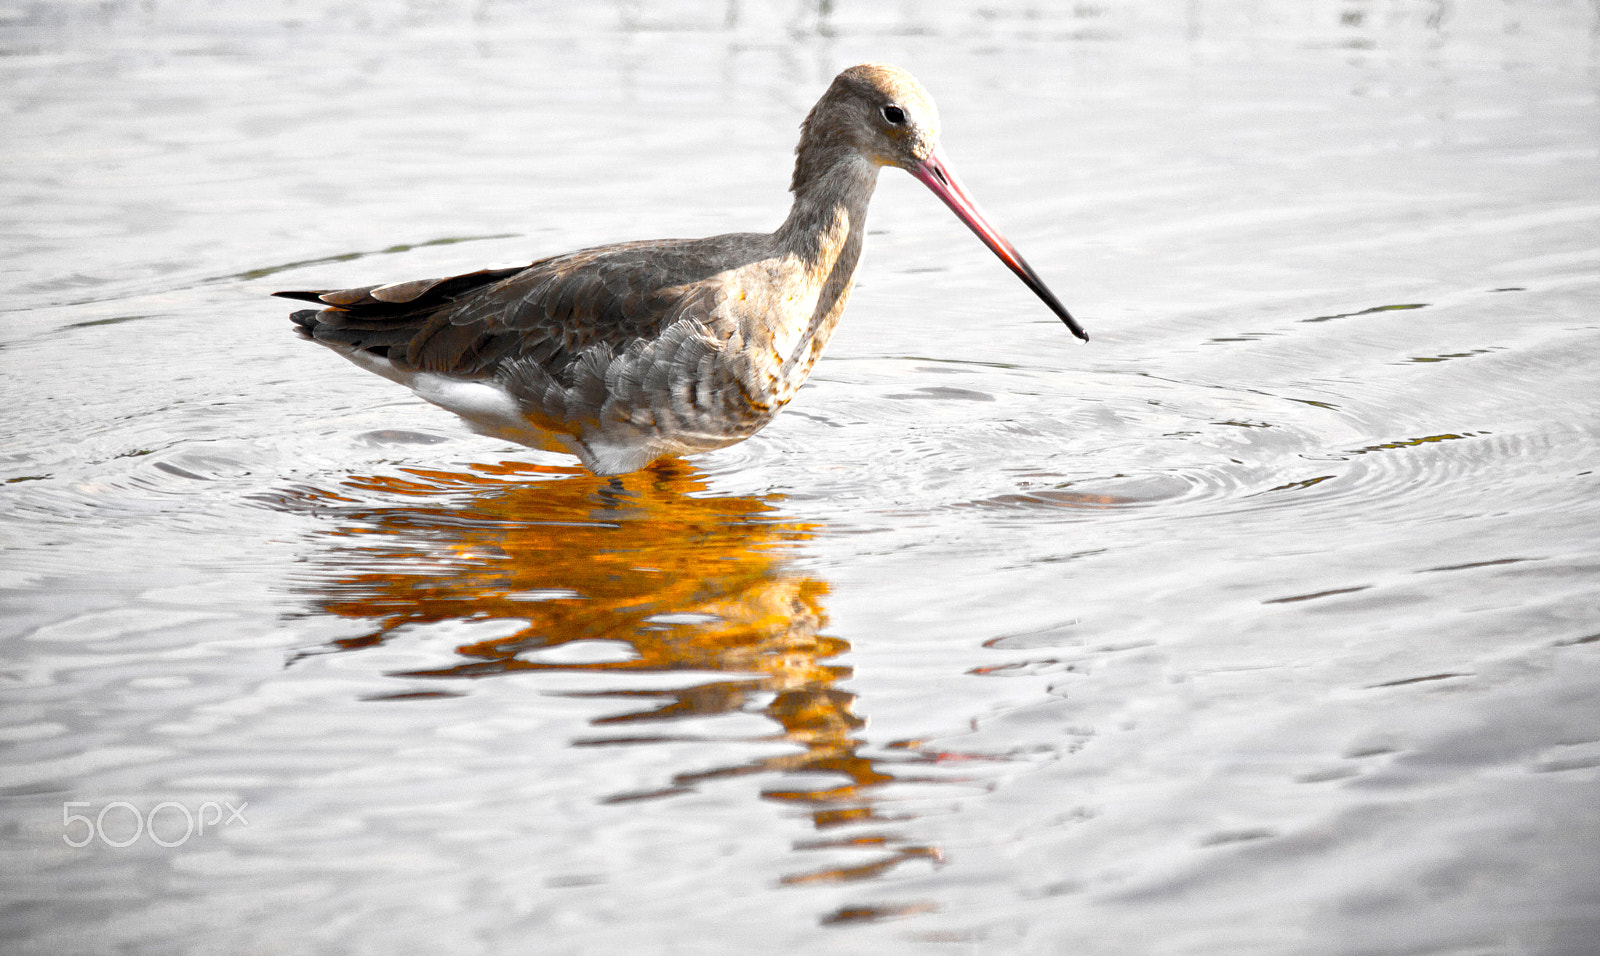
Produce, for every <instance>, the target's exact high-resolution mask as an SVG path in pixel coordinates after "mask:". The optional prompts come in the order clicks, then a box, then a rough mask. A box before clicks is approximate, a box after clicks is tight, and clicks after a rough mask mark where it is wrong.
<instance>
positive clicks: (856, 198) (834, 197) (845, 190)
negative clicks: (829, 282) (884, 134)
mask: <svg viewBox="0 0 1600 956" xmlns="http://www.w3.org/2000/svg"><path fill="white" fill-rule="evenodd" d="M807 145H809V144H807ZM816 152H823V153H831V154H832V155H824V156H816V155H813V153H816ZM877 185H878V167H877V166H876V165H874V164H873V163H872V162H870V161H869V160H867V159H866V158H865V157H863V156H862V155H860V154H859V153H856V152H855V151H853V150H844V149H837V150H827V149H817V150H812V149H808V148H806V146H802V148H801V150H800V155H799V157H798V159H797V161H796V163H795V174H794V185H793V186H791V187H790V188H791V189H792V191H793V192H794V205H793V206H792V207H791V208H790V209H789V218H788V219H785V220H784V222H783V225H781V226H779V227H778V231H777V233H775V235H774V238H776V239H777V241H778V246H779V248H780V250H781V251H782V252H783V253H785V254H787V255H790V256H793V257H795V258H796V259H797V260H799V261H800V262H802V263H804V264H805V265H806V266H807V267H808V271H813V270H821V271H823V272H833V271H834V270H835V269H836V268H837V267H838V266H840V265H843V266H845V267H846V268H847V269H848V270H849V272H850V273H851V274H852V275H853V274H854V271H855V266H856V263H857V262H858V261H859V260H860V257H861V247H862V243H863V242H864V240H865V239H866V234H867V232H866V228H867V206H868V204H870V203H871V202H872V191H873V189H874V188H876V187H877Z"/></svg>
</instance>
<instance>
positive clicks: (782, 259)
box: [273, 63, 1089, 476]
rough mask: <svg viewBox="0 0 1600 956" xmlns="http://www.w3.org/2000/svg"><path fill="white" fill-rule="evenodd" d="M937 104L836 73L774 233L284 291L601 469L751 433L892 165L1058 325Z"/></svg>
mask: <svg viewBox="0 0 1600 956" xmlns="http://www.w3.org/2000/svg"><path fill="white" fill-rule="evenodd" d="M939 130H940V126H939V114H938V111H937V109H936V107H935V106H934V102H933V98H932V97H931V96H930V95H929V94H928V92H927V91H926V90H925V89H924V88H923V86H922V84H921V83H919V82H918V81H917V79H916V78H915V77H913V76H912V75H911V74H910V73H909V72H907V71H905V70H903V69H900V68H898V67H894V66H889V65H886V64H879V63H864V64H861V65H858V66H853V67H850V68H849V69H847V70H844V71H843V72H841V73H840V74H838V76H836V77H835V78H834V80H833V82H832V83H831V84H830V85H829V86H828V88H827V90H826V91H825V92H824V93H823V94H822V97H821V98H820V99H819V100H818V101H817V103H816V105H815V106H814V107H813V108H812V109H811V111H810V113H809V114H808V115H807V116H806V118H805V120H804V122H803V123H802V124H801V128H800V142H799V145H798V146H796V147H795V165H794V174H793V177H792V178H791V180H790V185H789V190H790V192H792V193H793V204H792V206H791V208H790V211H789V214H788V216H787V218H785V219H784V221H783V223H782V224H781V225H779V226H778V228H777V229H776V230H775V231H773V232H771V233H730V234H727V235H719V236H712V237H709V238H704V239H662V240H652V241H642V242H621V243H615V244H611V245H603V246H597V247H594V248H589V249H582V250H579V251H577V252H572V253H568V254H565V255H557V256H551V257H549V258H544V259H539V260H537V261H535V262H533V263H531V264H529V265H526V266H518V267H514V268H490V269H483V270H480V271H477V272H471V273H466V274H463V275H456V276H450V277H447V278H442V279H419V280H414V281H408V282H397V283H391V284H385V285H374V286H363V287H361V288H353V289H338V290H318V291H291V292H275V293H273V294H274V295H277V296H282V297H284V298H289V299H295V300H299V301H305V302H312V303H315V304H316V305H317V306H318V308H316V309H303V310H301V311H297V312H294V313H293V314H292V316H291V319H292V320H293V322H294V327H295V330H296V332H298V334H299V335H300V336H301V337H303V338H306V339H309V340H311V341H314V342H316V343H318V344H320V345H324V346H327V347H328V348H330V349H332V350H333V351H335V352H337V353H338V354H339V355H341V356H343V357H344V358H346V359H348V360H350V361H351V362H353V363H355V364H356V365H357V366H359V367H361V368H363V369H366V370H367V371H369V372H374V373H376V374H378V375H381V376H383V377H384V378H387V379H390V380H392V381H395V382H398V383H400V384H402V385H405V386H407V387H409V388H410V389H411V390H412V391H413V392H415V393H416V394H417V395H418V396H420V397H421V398H423V399H425V400H427V401H429V402H432V403H434V404H435V405H438V406H440V407H442V408H445V409H447V410H449V411H451V412H454V413H455V414H456V415H458V416H460V417H461V418H462V419H463V420H464V422H465V423H466V425H467V426H468V427H469V428H470V429H472V430H473V431H476V432H478V433H481V434H484V435H489V436H493V437H497V438H501V439H504V440H509V441H512V442H516V443H519V444H523V445H527V446H529V447H532V448H537V449H542V450H545V451H553V452H561V453H565V454H569V455H574V456H576V457H577V458H578V459H579V461H580V462H582V464H583V465H584V467H586V468H587V469H588V470H589V471H591V472H593V473H594V474H596V475H598V476H615V475H622V474H626V473H629V472H633V471H637V470H639V469H641V468H644V467H645V466H647V465H649V464H650V463H651V462H653V461H655V460H657V459H659V458H663V457H683V456H687V455H693V454H696V453H700V452H705V451H710V450H712V449H716V448H721V447H724V446H727V445H731V444H734V443H735V442H739V441H743V440H744V439H746V438H749V437H750V436H751V435H754V434H755V433H756V432H757V431H759V430H760V429H761V428H762V427H764V426H765V425H766V424H767V423H769V422H770V421H772V419H773V418H774V416H776V415H777V413H778V411H779V410H780V409H782V408H783V407H784V405H786V404H787V403H788V402H789V400H790V399H792V398H793V397H794V396H795V393H796V392H797V391H799V389H800V386H801V385H802V384H803V383H804V382H805V380H806V378H807V377H808V376H809V375H810V373H811V369H812V367H813V366H814V365H815V364H816V362H817V359H818V358H819V357H820V355H821V354H822V350H823V348H824V347H825V346H826V345H827V343H828V340H829V338H830V337H831V335H832V334H833V331H834V328H835V326H837V325H838V322H839V319H840V317H841V316H842V315H843V313H844V308H845V303H846V301H847V300H848V299H849V296H850V291H851V289H852V288H853V286H854V284H855V279H856V271H857V267H858V266H859V264H860V261H861V254H862V248H863V245H864V243H865V239H866V214H867V207H868V204H869V202H870V200H871V198H872V193H873V190H874V188H875V187H876V185H877V181H878V173H879V171H880V170H881V169H882V168H884V167H886V166H887V167H896V168H899V169H902V170H905V171H906V172H908V173H910V174H911V175H912V176H913V177H915V178H916V179H918V180H920V181H921V182H922V183H923V184H924V185H926V186H927V187H928V188H929V189H930V190H932V191H933V193H934V194H935V195H936V196H938V197H939V199H941V200H943V202H944V203H945V204H946V205H947V206H949V207H950V209H951V210H952V211H953V212H954V213H955V214H956V216H957V217H958V218H960V220H961V221H962V222H963V223H965V224H966V225H967V227H968V228H970V229H971V230H972V231H973V232H974V233H976V234H977V236H978V238H979V239H981V240H982V241H983V243H984V244H985V245H987V246H988V247H989V249H990V250H991V251H992V252H994V254H995V255H996V256H998V257H999V258H1000V260H1001V261H1002V262H1004V263H1005V265H1006V266H1007V267H1009V268H1010V270H1011V271H1012V272H1013V273H1015V274H1016V275H1017V277H1018V278H1020V279H1021V280H1022V282H1023V283H1024V284H1025V285H1026V286H1027V287H1028V288H1029V289H1031V290H1032V291H1033V292H1034V294H1036V295H1037V296H1038V297H1039V298H1040V299H1041V300H1042V301H1043V302H1044V304H1045V305H1046V306H1048V307H1049V309H1050V310H1051V311H1052V312H1054V313H1055V315H1056V316H1057V317H1058V318H1060V320H1061V321H1062V322H1063V323H1064V324H1065V325H1066V326H1067V328H1068V329H1069V330H1070V331H1071V332H1072V334H1073V335H1075V336H1077V337H1078V338H1080V339H1083V340H1084V341H1088V338H1089V337H1088V335H1087V333H1085V332H1084V330H1083V328H1082V326H1080V325H1079V324H1078V322H1077V320H1075V319H1074V318H1073V317H1072V315H1071V314H1070V313H1069V312H1068V311H1067V309H1066V307H1065V306H1063V305H1062V304H1061V301H1060V300H1059V299H1057V298H1056V296H1055V294H1054V293H1053V292H1051V291H1050V289H1049V288H1048V287H1047V286H1046V285H1045V284H1044V281H1043V280H1042V279H1040V278H1039V275H1038V273H1036V272H1035V271H1034V269H1033V267H1032V266H1030V265H1028V263H1027V261H1026V260H1025V259H1023V258H1022V256H1021V255H1020V254H1019V253H1018V252H1017V251H1016V249H1015V248H1014V247H1013V246H1012V245H1011V243H1010V242H1008V241H1007V240H1006V239H1005V237H1003V236H1002V235H1001V234H1000V233H999V232H998V231H997V230H996V229H995V228H994V227H993V226H992V225H990V224H989V221H988V219H987V218H986V217H985V216H984V214H983V212H982V211H981V210H980V209H979V207H978V205H977V204H976V202H974V201H973V199H972V198H971V196H970V195H969V194H968V192H967V190H966V187H965V186H964V185H962V182H961V180H960V179H959V178H957V176H956V174H955V171H954V170H953V168H952V167H951V165H950V162H949V160H948V159H947V158H946V156H945V154H944V150H943V148H942V147H941V146H940V143H939Z"/></svg>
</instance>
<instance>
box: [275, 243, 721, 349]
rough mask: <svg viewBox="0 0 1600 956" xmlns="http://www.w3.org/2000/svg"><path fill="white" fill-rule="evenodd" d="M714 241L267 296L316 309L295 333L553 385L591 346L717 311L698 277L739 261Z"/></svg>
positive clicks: (298, 316)
mask: <svg viewBox="0 0 1600 956" xmlns="http://www.w3.org/2000/svg"><path fill="white" fill-rule="evenodd" d="M738 238H742V237H716V238H715V239H711V240H684V241H665V242H662V241H657V242H638V243H623V244H620V245H612V246H602V247H599V248H596V249H587V250H584V251H581V252H575V253H571V254H568V255H563V256H555V257H552V258H549V259H541V260H539V261H538V262H535V263H533V264H531V265H528V266H525V267H521V268H513V269H487V270H483V271H480V272H473V273H468V274H465V275H459V276H451V277H449V278H445V279H420V280H416V281H412V282H401V283H395V284H393V285H384V286H367V287H362V288H357V289H341V290H336V291H317V292H311V291H307V292H278V293H274V294H275V295H279V296H282V297H284V298H290V299H300V300H303V301H307V302H315V303H317V304H318V305H321V306H323V308H322V310H321V311H314V310H305V311H301V312H296V313H295V314H294V320H295V322H296V323H297V324H298V325H299V326H300V327H301V331H302V334H305V335H307V336H308V337H311V338H314V339H316V340H318V341H321V342H326V343H329V344H333V345H342V346H346V347H349V348H356V349H365V350H369V351H374V352H377V353H378V354H380V355H384V356H386V357H387V358H388V359H389V360H390V361H394V362H401V363H404V364H405V365H406V366H408V367H410V368H413V369H416V370H418V371H426V372H440V373H444V374H448V375H455V376H462V377H477V376H483V375H487V374H490V373H491V372H492V371H493V369H494V367H495V366H496V364H497V363H499V362H500V361H502V360H504V359H508V358H515V359H518V360H520V361H531V362H533V363H535V364H537V365H539V366H540V367H542V368H544V369H545V370H546V371H547V372H549V373H550V374H551V375H552V376H554V377H555V378H557V379H563V378H567V377H568V373H569V371H570V369H571V368H572V367H573V366H574V365H575V364H576V363H577V361H578V360H579V358H580V357H581V356H582V355H583V354H584V353H585V352H589V351H592V350H594V349H596V348H599V349H602V350H605V351H610V352H621V351H623V350H625V349H626V348H627V347H628V346H629V345H631V344H632V343H634V342H636V341H638V340H640V339H647V338H653V337H655V336H657V335H659V334H660V333H661V331H662V330H663V329H665V328H667V327H668V326H670V325H672V324H674V323H675V322H677V321H679V320H680V319H682V318H685V317H693V318H700V319H702V321H703V320H704V319H705V317H706V316H702V315H700V314H699V313H701V312H704V313H707V315H708V314H709V312H710V310H711V309H712V308H714V305H715V301H714V300H715V290H714V289H712V288H710V286H709V284H708V283H706V282H705V281H704V280H706V279H708V278H710V277H711V276H714V275H716V274H717V273H719V272H722V271H724V270H726V269H728V268H731V267H733V266H736V265H737V264H738V263H737V262H734V261H730V259H729V256H728V250H729V249H731V248H738V247H739V246H740V243H738V242H729V241H728V240H733V239H738Z"/></svg>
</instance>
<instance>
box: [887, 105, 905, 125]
mask: <svg viewBox="0 0 1600 956" xmlns="http://www.w3.org/2000/svg"><path fill="white" fill-rule="evenodd" d="M883 118H884V119H886V120H888V121H889V124H890V125H891V126H899V125H900V124H902V123H904V122H905V121H906V111H905V110H903V109H901V108H900V107H898V106H885V107H884V108H883Z"/></svg>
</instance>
